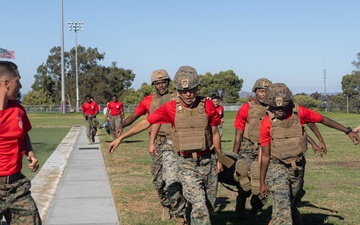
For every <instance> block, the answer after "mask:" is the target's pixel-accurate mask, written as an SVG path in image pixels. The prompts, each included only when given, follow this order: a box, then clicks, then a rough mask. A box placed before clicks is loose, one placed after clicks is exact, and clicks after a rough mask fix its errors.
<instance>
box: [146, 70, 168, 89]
mask: <svg viewBox="0 0 360 225" xmlns="http://www.w3.org/2000/svg"><path fill="white" fill-rule="evenodd" d="M165 79H168V80H169V81H170V77H169V74H168V72H166V70H163V69H158V70H155V71H154V72H152V74H151V85H153V84H154V82H155V81H159V80H165Z"/></svg>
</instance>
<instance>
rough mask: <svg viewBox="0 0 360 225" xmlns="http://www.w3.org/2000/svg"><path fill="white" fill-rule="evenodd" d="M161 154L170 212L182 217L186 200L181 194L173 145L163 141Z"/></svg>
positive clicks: (173, 215) (172, 214)
mask: <svg viewBox="0 0 360 225" xmlns="http://www.w3.org/2000/svg"><path fill="white" fill-rule="evenodd" d="M162 155H163V172H162V174H163V179H164V180H165V191H166V193H167V196H168V199H169V201H170V205H171V209H170V214H171V216H172V217H184V216H185V206H186V200H185V198H184V196H183V194H182V187H181V183H180V180H179V178H178V172H179V170H178V167H177V163H176V156H175V155H174V149H173V146H172V145H171V144H169V143H164V144H163V146H162Z"/></svg>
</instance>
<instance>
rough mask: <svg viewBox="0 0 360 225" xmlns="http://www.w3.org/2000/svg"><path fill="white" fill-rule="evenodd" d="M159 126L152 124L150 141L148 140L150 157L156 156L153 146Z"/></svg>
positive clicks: (154, 146)
mask: <svg viewBox="0 0 360 225" xmlns="http://www.w3.org/2000/svg"><path fill="white" fill-rule="evenodd" d="M160 126H161V125H160V124H153V125H152V126H151V131H150V140H149V153H150V154H151V155H156V145H155V140H156V135H157V133H158V132H159V130H160Z"/></svg>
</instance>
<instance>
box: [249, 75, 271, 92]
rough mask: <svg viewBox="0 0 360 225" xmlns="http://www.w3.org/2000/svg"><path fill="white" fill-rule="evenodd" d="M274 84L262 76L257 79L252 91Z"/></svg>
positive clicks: (267, 87)
mask: <svg viewBox="0 0 360 225" xmlns="http://www.w3.org/2000/svg"><path fill="white" fill-rule="evenodd" d="M271 84H272V82H271V81H270V80H268V79H266V78H260V79H258V80H257V81H255V84H254V86H253V88H252V92H255V91H256V89H267V90H268V89H269V86H270V85H271Z"/></svg>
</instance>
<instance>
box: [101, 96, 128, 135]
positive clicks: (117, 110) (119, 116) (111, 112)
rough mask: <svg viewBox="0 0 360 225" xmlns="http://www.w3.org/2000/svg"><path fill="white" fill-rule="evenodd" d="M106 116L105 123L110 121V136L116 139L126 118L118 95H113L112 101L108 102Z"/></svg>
mask: <svg viewBox="0 0 360 225" xmlns="http://www.w3.org/2000/svg"><path fill="white" fill-rule="evenodd" d="M106 107H107V110H106V115H105V122H106V121H107V120H109V126H110V135H111V136H112V137H113V139H116V137H117V136H116V130H117V129H118V128H119V127H120V124H121V122H122V121H123V119H124V118H125V117H124V106H123V104H122V102H120V101H118V98H117V95H113V97H112V101H110V102H108V103H107V105H106Z"/></svg>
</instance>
